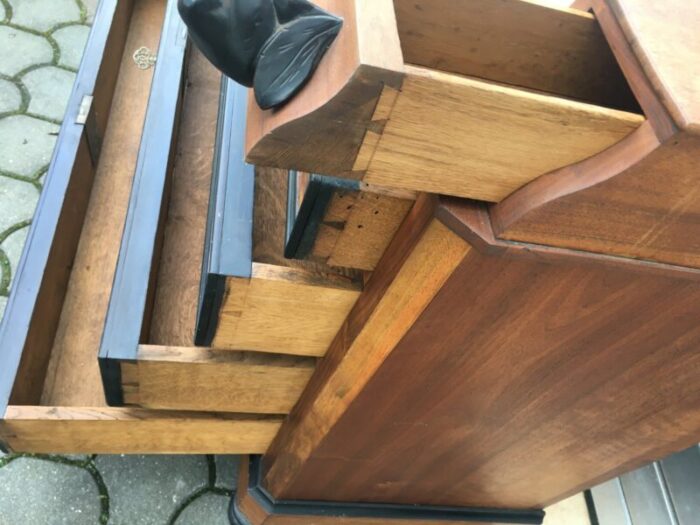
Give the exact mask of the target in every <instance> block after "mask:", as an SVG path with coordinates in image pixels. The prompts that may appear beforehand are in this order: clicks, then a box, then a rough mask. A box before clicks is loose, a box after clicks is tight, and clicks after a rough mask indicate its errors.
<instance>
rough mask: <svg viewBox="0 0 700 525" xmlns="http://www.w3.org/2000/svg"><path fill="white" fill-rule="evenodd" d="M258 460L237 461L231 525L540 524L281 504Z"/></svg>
mask: <svg viewBox="0 0 700 525" xmlns="http://www.w3.org/2000/svg"><path fill="white" fill-rule="evenodd" d="M260 481H261V462H260V457H259V456H249V457H243V458H241V465H240V466H239V471H238V490H237V491H236V495H235V496H234V500H233V501H232V504H231V508H230V510H229V517H230V518H231V521H232V523H241V524H243V523H250V524H254V525H265V524H267V525H270V524H286V525H302V524H313V525H332V524H339V525H383V524H395V525H402V524H405V525H409V524H413V525H440V524H450V523H452V524H465V525H466V524H467V523H469V524H473V525H499V524H500V525H505V524H514V523H520V524H540V523H542V518H543V516H544V513H543V512H542V511H538V510H533V511H517V510H516V511H513V510H499V509H488V508H466V507H465V508H458V507H446V506H442V507H434V506H425V505H391V504H386V505H385V504H371V503H370V504H368V503H342V502H334V501H285V500H277V499H275V498H274V497H272V496H270V494H269V493H267V491H265V489H264V488H263V487H262V486H261V484H260Z"/></svg>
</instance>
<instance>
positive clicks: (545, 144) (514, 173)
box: [363, 66, 644, 201]
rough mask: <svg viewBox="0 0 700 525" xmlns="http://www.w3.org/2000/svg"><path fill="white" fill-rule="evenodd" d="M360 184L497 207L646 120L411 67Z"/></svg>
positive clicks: (632, 115) (598, 151) (618, 139)
mask: <svg viewBox="0 0 700 525" xmlns="http://www.w3.org/2000/svg"><path fill="white" fill-rule="evenodd" d="M406 71H407V78H406V80H405V81H404V86H403V89H402V91H401V94H400V95H399V98H398V101H397V102H396V105H395V106H394V110H393V111H392V114H391V117H390V119H389V121H388V123H387V124H386V127H385V129H384V133H383V135H382V138H381V140H380V141H379V144H378V146H377V149H376V151H375V154H374V157H373V158H372V162H371V164H370V167H369V170H368V172H367V174H366V175H365V177H364V179H363V180H364V181H365V182H368V183H374V184H378V185H382V186H389V187H398V188H408V189H412V190H419V191H428V192H433V193H442V194H448V195H456V196H462V197H470V198H474V199H479V200H486V201H500V200H502V199H503V198H505V197H506V196H508V195H509V194H510V193H512V192H513V191H514V190H516V189H518V188H520V187H521V186H524V185H525V184H526V183H528V182H530V181H531V180H533V179H535V178H536V177H538V176H540V175H542V174H544V173H547V172H549V171H552V170H555V169H557V168H561V167H563V166H566V165H569V164H572V163H574V162H578V161H581V160H583V159H585V158H587V157H590V156H591V155H595V154H597V153H600V152H601V151H603V150H605V149H606V148H608V147H610V146H612V145H613V144H615V143H616V142H618V141H620V140H621V139H623V138H624V137H626V136H627V135H629V134H630V133H631V132H632V131H633V130H634V129H636V128H637V127H639V126H640V125H641V124H642V122H643V121H644V118H643V117H642V116H640V115H636V114H632V113H626V112H621V111H616V110H610V109H605V108H601V107H598V106H593V105H588V104H582V103H578V102H572V101H568V100H564V99H560V98H556V97H552V96H546V95H542V94H537V93H532V92H527V91H523V90H519V89H513V88H510V87H506V86H502V85H498V84H492V83H487V82H482V81H478V80H475V79H470V78H467V77H461V76H458V75H451V74H445V73H440V72H437V71H434V70H429V69H425V68H418V67H409V66H407V67H406Z"/></svg>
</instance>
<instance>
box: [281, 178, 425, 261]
mask: <svg viewBox="0 0 700 525" xmlns="http://www.w3.org/2000/svg"><path fill="white" fill-rule="evenodd" d="M415 200H416V194H415V193H414V192H408V191H397V190H387V189H384V188H378V187H375V186H371V185H368V184H364V183H362V182H360V181H357V180H350V179H341V178H338V177H328V176H325V175H316V174H308V173H299V172H297V171H290V172H289V188H288V199H287V206H288V209H287V214H288V223H287V243H286V246H285V255H286V256H287V257H290V258H294V259H306V260H310V261H318V262H321V263H324V264H328V265H330V266H334V267H343V268H357V269H358V270H364V271H372V270H374V268H375V267H376V266H377V263H378V262H379V259H380V258H381V257H382V255H383V254H384V252H385V251H386V249H387V247H388V246H389V243H390V242H391V240H392V239H393V238H394V235H395V234H396V232H397V231H398V229H399V226H400V225H401V223H402V222H403V220H404V219H405V218H406V215H407V214H408V212H409V211H410V209H411V208H412V207H413V204H414V203H415Z"/></svg>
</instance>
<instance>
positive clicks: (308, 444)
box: [266, 198, 469, 498]
mask: <svg viewBox="0 0 700 525" xmlns="http://www.w3.org/2000/svg"><path fill="white" fill-rule="evenodd" d="M431 216H432V205H431V201H430V199H428V198H422V199H419V201H418V202H417V204H416V206H415V207H414V208H413V210H412V212H411V213H410V214H409V218H408V219H407V220H406V221H405V222H404V224H403V225H402V227H401V229H400V230H399V232H398V233H397V236H396V238H395V239H394V241H393V243H392V245H391V247H390V249H389V250H388V251H387V254H386V255H385V256H384V258H383V260H382V264H383V266H382V265H380V268H378V269H377V271H376V272H375V273H374V275H373V276H372V277H371V278H370V280H369V282H368V284H367V287H366V288H365V290H364V292H363V294H362V296H361V297H360V300H359V301H358V303H357V305H356V306H355V308H353V310H352V312H351V313H350V315H349V316H348V318H347V320H346V321H345V323H343V326H342V328H341V330H340V331H339V333H338V335H337V337H336V338H335V339H334V340H333V344H332V345H331V347H330V349H329V352H328V357H327V358H326V359H324V360H323V361H322V362H321V363H320V366H319V369H318V370H317V372H316V374H315V375H314V377H313V379H312V381H311V383H310V385H309V387H307V389H306V390H305V393H304V395H303V397H302V400H301V401H300V402H299V404H298V405H297V406H296V408H295V410H294V411H293V412H292V416H291V417H290V419H289V420H288V423H287V425H286V426H285V428H284V429H283V430H282V431H281V433H280V435H279V436H278V438H277V439H276V440H275V443H274V444H273V446H272V447H271V449H270V451H269V452H268V456H266V465H267V468H268V471H267V474H266V486H267V487H268V488H269V489H270V491H271V492H272V494H274V495H275V496H276V497H280V498H285V497H286V493H287V490H288V489H289V485H290V483H291V482H292V480H293V479H294V478H295V476H296V474H297V473H298V469H299V468H301V467H302V466H303V464H304V462H305V461H306V459H307V458H308V455H309V454H310V453H311V452H312V450H313V449H314V448H315V447H316V446H317V445H318V444H319V443H320V442H321V440H322V439H323V438H324V437H325V435H326V432H328V431H329V430H330V429H331V428H332V426H333V425H334V424H335V422H336V421H337V420H338V419H339V418H340V417H341V416H342V414H343V412H344V411H345V409H346V408H347V406H348V405H349V404H350V403H351V402H352V400H353V399H354V398H355V397H357V396H358V394H359V393H360V392H361V390H362V389H363V387H364V386H365V384H366V382H367V381H368V380H369V378H370V377H371V376H372V375H373V374H374V372H375V371H376V370H377V369H378V368H379V367H380V366H381V364H382V362H383V361H384V360H385V359H386V358H387V356H388V355H389V354H390V353H391V351H392V349H393V348H394V346H395V345H396V344H397V343H398V342H399V341H400V340H401V338H402V337H403V336H404V334H405V333H406V332H407V331H408V330H409V329H410V327H411V326H412V324H413V323H414V322H415V321H416V319H418V317H419V316H420V315H421V313H422V312H423V310H424V309H425V308H426V307H427V305H428V304H429V303H430V301H431V300H432V299H433V297H434V295H435V293H437V291H438V290H439V289H440V288H441V287H442V285H443V284H444V282H445V281H446V280H447V278H448V277H449V276H450V274H451V273H452V272H453V271H454V269H455V268H456V267H457V265H458V264H459V262H460V261H461V260H462V259H463V258H464V256H465V254H466V253H467V252H468V251H469V246H468V244H467V243H466V242H464V241H463V240H462V239H460V238H458V237H457V236H456V235H455V234H453V233H452V232H450V231H449V230H448V229H447V228H446V227H445V226H443V225H442V224H440V223H438V222H437V221H435V220H433V219H432V218H431ZM435 254H440V256H439V257H435ZM408 370H409V369H407V371H408ZM409 375H410V374H409Z"/></svg>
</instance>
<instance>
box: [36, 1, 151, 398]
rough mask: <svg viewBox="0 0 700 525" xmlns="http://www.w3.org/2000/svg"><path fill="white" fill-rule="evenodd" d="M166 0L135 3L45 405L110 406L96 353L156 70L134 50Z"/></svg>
mask: <svg viewBox="0 0 700 525" xmlns="http://www.w3.org/2000/svg"><path fill="white" fill-rule="evenodd" d="M164 7H165V5H164V3H163V2H160V1H157V0H146V1H143V2H137V3H136V4H135V5H134V11H133V14H132V18H131V23H130V28H129V34H128V36H127V41H126V46H125V50H124V55H123V57H122V63H121V64H122V65H121V70H120V73H119V79H118V81H117V85H116V88H115V93H114V101H113V103H112V110H111V114H110V119H109V123H108V125H107V129H106V132H105V137H104V141H103V144H102V153H101V157H100V161H99V164H98V166H97V171H96V173H95V180H94V185H93V190H92V194H91V196H90V203H89V205H88V211H87V215H86V219H85V225H84V227H83V231H82V234H81V239H80V243H79V245H78V251H77V253H76V256H75V262H74V265H73V272H72V274H71V279H70V282H69V285H68V292H67V294H66V299H65V302H64V305H63V311H62V313H61V320H60V323H59V327H58V331H57V334H56V338H55V341H54V346H53V349H52V352H51V360H50V362H49V368H48V372H47V374H46V380H45V382H44V391H43V394H42V396H41V403H42V404H46V405H58V406H62V405H63V406H96V407H99V406H104V405H105V400H104V395H103V394H102V387H101V379H100V372H99V369H98V366H97V352H98V348H99V344H100V339H101V337H102V329H103V325H104V319H105V315H106V312H107V306H108V302H109V295H110V290H111V287H112V280H113V278H114V269H115V265H116V259H117V254H118V252H119V243H120V240H121V233H122V229H123V227H124V217H125V214H126V208H127V205H128V201H129V193H130V191H131V179H132V176H133V173H134V167H135V165H136V157H137V155H138V151H139V143H140V140H141V127H142V125H143V120H144V116H145V111H146V105H147V102H148V93H149V88H150V84H151V79H152V76H153V70H152V69H151V70H141V69H139V68H137V67H136V65H135V64H134V61H133V59H132V56H131V55H132V54H133V50H134V49H136V48H138V47H139V46H142V45H147V46H148V47H149V48H151V49H155V48H157V47H158V39H159V35H160V30H161V25H162V23H163V16H164ZM35 384H41V382H40V381H37V382H36V383H35ZM34 403H38V399H37V400H35V401H34Z"/></svg>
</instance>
